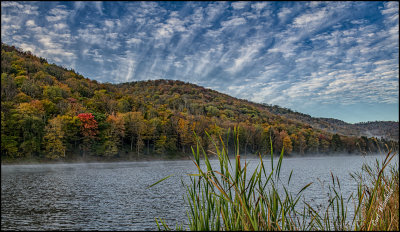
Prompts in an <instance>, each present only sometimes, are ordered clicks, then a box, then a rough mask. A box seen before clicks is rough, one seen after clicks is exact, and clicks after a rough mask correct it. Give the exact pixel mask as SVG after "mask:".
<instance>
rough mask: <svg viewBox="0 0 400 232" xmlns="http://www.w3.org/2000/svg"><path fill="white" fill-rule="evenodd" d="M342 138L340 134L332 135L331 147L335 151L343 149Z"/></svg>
mask: <svg viewBox="0 0 400 232" xmlns="http://www.w3.org/2000/svg"><path fill="white" fill-rule="evenodd" d="M342 145H343V143H342V140H341V139H340V136H339V135H338V134H334V135H332V140H331V148H332V150H333V151H335V152H340V151H342Z"/></svg>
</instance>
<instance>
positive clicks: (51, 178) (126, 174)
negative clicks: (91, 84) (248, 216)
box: [1, 155, 398, 230]
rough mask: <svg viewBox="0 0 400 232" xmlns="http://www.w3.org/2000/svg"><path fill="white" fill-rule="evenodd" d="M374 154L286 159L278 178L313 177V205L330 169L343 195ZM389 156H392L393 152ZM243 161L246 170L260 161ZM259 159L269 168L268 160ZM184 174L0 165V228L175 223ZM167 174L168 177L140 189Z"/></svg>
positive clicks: (159, 167) (160, 166) (164, 164)
mask: <svg viewBox="0 0 400 232" xmlns="http://www.w3.org/2000/svg"><path fill="white" fill-rule="evenodd" d="M376 158H378V159H379V160H382V159H384V155H376V156H366V157H362V156H329V157H302V158H285V159H284V160H283V165H282V171H281V178H282V179H283V180H287V178H288V177H289V174H290V171H291V170H293V175H292V180H291V185H290V186H289V189H290V190H291V191H292V192H294V193H296V192H297V191H299V190H300V189H301V188H302V187H303V186H305V185H306V184H308V183H309V182H314V183H313V184H312V185H311V186H310V187H309V188H308V189H307V190H306V191H304V196H305V198H306V200H307V201H309V202H311V203H312V204H313V205H318V204H321V203H324V202H325V201H326V199H327V198H326V197H327V194H326V193H327V190H328V189H327V185H328V184H329V183H331V174H330V172H332V173H333V174H334V175H335V176H338V178H339V180H340V181H341V187H342V192H343V194H344V196H348V195H350V193H351V192H355V191H356V184H357V183H355V181H354V180H353V179H352V178H351V177H350V175H349V172H353V171H360V168H361V165H362V163H363V162H367V163H372V162H373V161H374V160H375V159H376ZM393 160H394V161H392V162H397V163H398V156H397V157H395V158H394V159H393ZM247 161H249V162H250V165H249V169H254V168H255V167H256V166H257V164H258V162H259V160H257V159H247ZM211 162H212V163H213V164H214V165H216V164H217V162H216V161H215V160H213V161H211ZM265 162H266V163H268V164H266V167H270V164H269V162H270V161H269V159H265ZM276 163H277V160H276V161H275V162H274V164H275V165H276ZM189 173H195V168H194V164H193V162H192V161H190V160H185V161H151V162H121V163H86V164H83V163H82V164H46V165H2V166H1V230H156V229H157V227H156V223H155V217H161V218H164V219H165V220H166V221H167V223H168V224H169V225H171V226H173V228H174V227H175V225H176V224H177V223H182V222H185V221H186V218H187V215H186V208H185V203H184V200H183V195H184V187H183V186H182V183H181V180H183V181H184V182H186V181H187V180H188V178H189V177H188V176H187V175H186V174H189ZM168 175H173V176H172V177H171V178H169V179H167V180H165V181H163V182H161V183H160V184H158V185H155V186H154V187H152V188H149V189H146V187H147V186H148V185H150V184H152V183H155V182H156V181H158V180H160V179H162V178H164V177H166V176H168ZM322 185H324V187H323V188H322V187H321V186H322ZM350 208H352V207H350Z"/></svg>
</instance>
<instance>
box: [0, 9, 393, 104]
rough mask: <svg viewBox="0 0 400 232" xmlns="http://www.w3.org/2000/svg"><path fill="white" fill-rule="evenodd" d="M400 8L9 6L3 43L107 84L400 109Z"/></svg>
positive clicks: (271, 100)
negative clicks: (188, 85) (179, 85)
mask: <svg viewBox="0 0 400 232" xmlns="http://www.w3.org/2000/svg"><path fill="white" fill-rule="evenodd" d="M398 7H399V4H398V2H211V3H206V2H173V3H171V2H57V3H54V4H45V3H44V2H2V4H1V9H2V15H1V24H2V25H1V36H2V41H4V42H6V43H10V44H13V45H16V46H19V47H21V48H23V49H26V50H30V51H32V52H34V53H35V54H37V55H39V56H44V57H45V58H47V59H48V60H49V61H50V62H56V63H58V64H61V65H63V66H69V67H72V68H74V69H75V70H77V71H78V72H80V73H82V74H84V75H85V76H88V77H90V78H94V79H97V80H100V81H103V82H114V83H116V82H127V81H135V80H146V79H158V78H167V79H180V80H184V81H189V82H192V83H197V84H200V85H203V86H206V87H211V88H214V89H216V90H218V91H221V92H224V93H227V94H230V95H233V96H236V97H239V98H246V99H250V100H253V101H256V102H265V103H270V104H278V105H281V106H285V107H291V108H293V109H295V110H298V111H303V112H308V111H307V110H308V109H310V107H311V108H312V107H313V108H318V107H319V106H320V105H324V104H325V105H326V104H340V105H342V106H345V105H351V104H358V103H360V104H396V103H398V98H399V95H398V89H399V84H398V80H399V72H398V70H399V66H398V62H399V60H398V55H399V53H398V51H399V42H398V41H399V37H398V33H399V31H398V28H399V25H398V17H399V16H398Z"/></svg>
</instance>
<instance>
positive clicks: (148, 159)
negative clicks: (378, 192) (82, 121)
mask: <svg viewBox="0 0 400 232" xmlns="http://www.w3.org/2000/svg"><path fill="white" fill-rule="evenodd" d="M374 155H384V154H379V153H374V154H365V155H363V154H361V153H351V154H348V153H346V154H344V153H330V154H303V155H298V154H296V155H294V154H291V155H284V158H289V159H291V158H313V157H332V156H361V157H365V156H374ZM191 157H192V154H179V153H178V154H174V155H167V154H162V155H157V156H155V155H141V156H139V157H137V156H135V157H133V156H127V157H113V158H104V157H94V156H92V157H86V158H82V157H73V158H69V159H64V160H48V159H45V158H42V159H37V158H36V159H35V158H23V159H14V160H9V159H4V158H2V160H1V165H2V166H3V165H40V164H79V163H118V162H151V161H180V160H182V161H183V160H191ZM229 157H230V158H234V156H232V155H229ZM270 157H271V156H270V155H263V159H265V158H270ZM208 158H209V159H210V160H217V159H218V158H217V156H216V155H209V156H208ZM241 158H242V159H247V158H250V159H255V158H258V155H255V154H247V155H241ZM274 158H279V155H278V154H276V155H274Z"/></svg>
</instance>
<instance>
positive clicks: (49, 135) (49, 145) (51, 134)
mask: <svg viewBox="0 0 400 232" xmlns="http://www.w3.org/2000/svg"><path fill="white" fill-rule="evenodd" d="M63 139H64V131H63V130H62V119H61V117H59V116H58V117H55V118H53V119H50V120H49V122H48V124H47V125H46V128H45V136H44V138H43V140H44V147H45V151H46V154H45V156H46V158H49V159H59V158H63V157H65V151H66V147H65V145H64V143H63Z"/></svg>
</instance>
